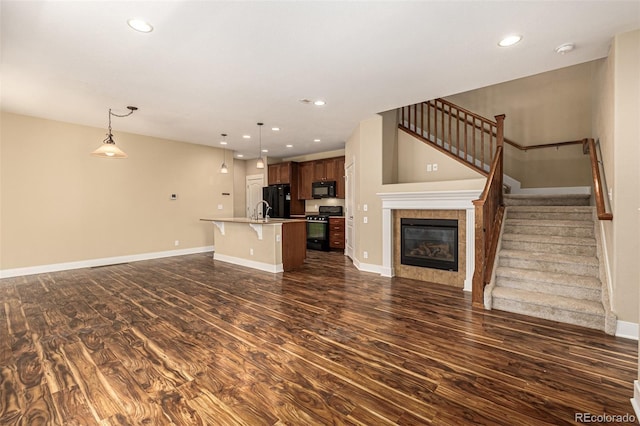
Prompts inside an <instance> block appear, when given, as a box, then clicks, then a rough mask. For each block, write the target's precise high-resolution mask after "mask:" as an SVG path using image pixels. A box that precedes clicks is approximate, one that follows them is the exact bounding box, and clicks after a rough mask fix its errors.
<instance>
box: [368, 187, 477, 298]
mask: <svg viewBox="0 0 640 426" xmlns="http://www.w3.org/2000/svg"><path fill="white" fill-rule="evenodd" d="M481 192H482V191H479V190H473V191H446V192H445V191H431V192H394V193H379V194H378V196H379V197H380V198H381V199H382V275H383V276H387V277H392V276H400V277H405V278H412V279H416V280H421V281H430V282H436V283H440V284H445V285H451V286H455V287H463V288H464V290H466V291H471V282H472V279H473V270H474V268H475V262H474V261H475V257H474V246H475V244H474V243H475V210H474V206H473V200H477V199H478V198H479V196H480V193H481ZM404 217H410V218H430V219H457V220H458V262H459V265H458V271H457V272H452V271H441V270H437V269H430V268H420V267H416V266H408V265H402V264H400V219H401V218H404Z"/></svg>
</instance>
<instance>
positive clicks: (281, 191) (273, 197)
mask: <svg viewBox="0 0 640 426" xmlns="http://www.w3.org/2000/svg"><path fill="white" fill-rule="evenodd" d="M262 199H263V200H265V201H266V202H267V203H269V206H270V207H271V210H270V211H269V217H278V218H285V219H288V218H289V217H291V186H289V185H269V186H265V187H263V188H262ZM262 206H263V207H262V217H264V215H265V213H266V210H267V207H266V206H265V205H264V204H263V205H262Z"/></svg>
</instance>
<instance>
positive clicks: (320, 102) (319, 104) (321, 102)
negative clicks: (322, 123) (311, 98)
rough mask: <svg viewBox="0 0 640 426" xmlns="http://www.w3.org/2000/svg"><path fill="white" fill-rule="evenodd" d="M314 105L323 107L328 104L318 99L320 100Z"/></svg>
mask: <svg viewBox="0 0 640 426" xmlns="http://www.w3.org/2000/svg"><path fill="white" fill-rule="evenodd" d="M313 104H314V105H315V106H322V105H325V104H326V102H325V101H323V100H320V99H318V100H317V101H315V102H314V103H313Z"/></svg>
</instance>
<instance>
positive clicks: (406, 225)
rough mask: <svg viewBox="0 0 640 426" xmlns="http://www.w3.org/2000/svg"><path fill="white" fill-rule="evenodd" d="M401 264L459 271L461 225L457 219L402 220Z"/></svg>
mask: <svg viewBox="0 0 640 426" xmlns="http://www.w3.org/2000/svg"><path fill="white" fill-rule="evenodd" d="M400 238H401V240H400V263H402V264H403V265H412V266H421V267H424V268H433V269H442V270H445V271H458V221H457V220H454V219H411V218H402V219H401V220H400Z"/></svg>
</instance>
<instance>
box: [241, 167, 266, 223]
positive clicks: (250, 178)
mask: <svg viewBox="0 0 640 426" xmlns="http://www.w3.org/2000/svg"><path fill="white" fill-rule="evenodd" d="M245 181H246V185H247V191H246V192H247V194H246V196H245V202H244V204H245V209H244V211H245V215H246V217H248V218H250V217H251V215H252V214H253V210H251V209H252V208H253V206H251V205H250V204H251V200H250V198H251V193H250V191H249V186H250V184H259V185H260V188H262V187H263V186H264V174H259V175H247V177H246V178H245ZM260 199H262V195H261V196H260Z"/></svg>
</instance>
